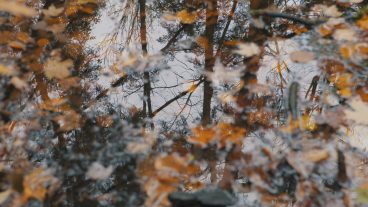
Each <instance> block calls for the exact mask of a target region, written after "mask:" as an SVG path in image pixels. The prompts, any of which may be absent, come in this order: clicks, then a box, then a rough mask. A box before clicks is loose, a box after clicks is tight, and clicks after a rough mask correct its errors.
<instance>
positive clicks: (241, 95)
mask: <svg viewBox="0 0 368 207" xmlns="http://www.w3.org/2000/svg"><path fill="white" fill-rule="evenodd" d="M271 5H273V0H250V9H251V10H258V9H266V8H267V7H269V6H271ZM264 21H265V23H266V24H267V23H268V19H267V18H265V19H264ZM266 32H267V31H265V30H264V29H259V28H256V27H255V26H254V25H252V24H250V26H249V30H248V33H247V35H246V39H245V41H248V42H255V43H256V44H257V45H258V46H259V48H260V50H261V52H260V54H258V55H255V56H252V57H250V58H245V59H244V65H245V66H246V68H245V71H246V72H245V73H244V75H243V76H242V81H243V83H244V86H243V88H242V89H241V90H240V91H239V92H238V94H237V104H238V106H240V107H241V108H242V109H243V110H242V112H241V113H239V114H237V116H236V124H237V125H238V126H241V127H245V128H246V130H247V131H250V130H253V129H254V127H256V126H249V124H248V123H247V120H246V119H247V116H248V114H247V112H246V110H245V109H246V108H248V107H252V106H254V103H253V100H254V99H253V97H252V94H251V92H250V91H249V90H248V89H247V87H246V86H247V85H250V84H253V83H254V82H257V72H258V70H259V67H260V63H261V59H262V56H263V50H264V48H263V44H264V42H265V41H266V40H267V35H266ZM240 151H241V147H239V146H234V148H233V149H232V150H231V151H230V152H229V153H228V154H227V157H226V161H225V167H224V174H223V178H222V180H221V181H220V182H219V185H220V186H221V187H222V188H224V189H228V190H230V189H231V186H232V180H234V179H235V178H236V176H237V173H238V172H237V170H236V163H232V160H236V159H232V156H236V155H237V153H239V152H240Z"/></svg>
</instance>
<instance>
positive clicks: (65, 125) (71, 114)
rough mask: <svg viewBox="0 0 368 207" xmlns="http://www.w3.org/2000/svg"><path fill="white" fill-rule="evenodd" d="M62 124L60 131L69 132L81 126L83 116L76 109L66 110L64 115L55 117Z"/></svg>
mask: <svg viewBox="0 0 368 207" xmlns="http://www.w3.org/2000/svg"><path fill="white" fill-rule="evenodd" d="M54 120H55V121H57V122H58V124H59V125H60V129H59V130H60V131H63V132H68V131H71V130H74V129H77V128H79V127H80V125H81V122H82V118H81V115H80V114H78V113H77V112H75V111H72V110H70V111H66V112H64V115H59V116H56V117H55V118H54Z"/></svg>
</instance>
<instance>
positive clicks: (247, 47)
mask: <svg viewBox="0 0 368 207" xmlns="http://www.w3.org/2000/svg"><path fill="white" fill-rule="evenodd" d="M238 48H239V49H238V50H235V51H234V53H236V54H239V55H243V56H245V57H252V56H254V55H258V54H259V53H260V52H261V50H260V49H259V47H258V45H256V44H255V43H253V42H252V43H240V44H238Z"/></svg>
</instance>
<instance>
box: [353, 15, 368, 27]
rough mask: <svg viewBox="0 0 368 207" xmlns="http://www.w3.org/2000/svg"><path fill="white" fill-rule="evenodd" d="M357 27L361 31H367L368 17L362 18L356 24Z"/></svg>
mask: <svg viewBox="0 0 368 207" xmlns="http://www.w3.org/2000/svg"><path fill="white" fill-rule="evenodd" d="M356 24H357V26H358V27H360V28H361V29H363V30H368V15H365V16H363V17H362V18H361V19H359V20H358V21H357V22H356Z"/></svg>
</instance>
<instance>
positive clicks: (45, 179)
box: [22, 168, 57, 202]
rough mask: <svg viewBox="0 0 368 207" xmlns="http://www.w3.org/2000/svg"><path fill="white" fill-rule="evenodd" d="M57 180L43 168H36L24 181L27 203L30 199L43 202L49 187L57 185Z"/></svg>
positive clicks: (24, 194)
mask: <svg viewBox="0 0 368 207" xmlns="http://www.w3.org/2000/svg"><path fill="white" fill-rule="evenodd" d="M56 182H57V180H56V178H55V177H53V176H52V175H50V174H49V172H47V171H45V170H44V169H43V168H36V169H35V170H33V171H32V172H31V173H30V174H28V175H26V176H25V177H24V180H23V188H24V191H23V198H22V200H23V201H24V202H27V201H28V199H30V198H35V199H37V200H40V201H43V200H44V199H45V197H46V194H47V191H48V190H47V189H48V186H50V185H52V184H55V183H56Z"/></svg>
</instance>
